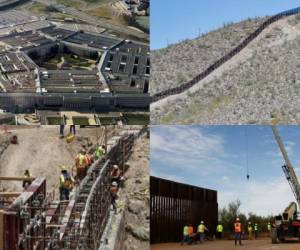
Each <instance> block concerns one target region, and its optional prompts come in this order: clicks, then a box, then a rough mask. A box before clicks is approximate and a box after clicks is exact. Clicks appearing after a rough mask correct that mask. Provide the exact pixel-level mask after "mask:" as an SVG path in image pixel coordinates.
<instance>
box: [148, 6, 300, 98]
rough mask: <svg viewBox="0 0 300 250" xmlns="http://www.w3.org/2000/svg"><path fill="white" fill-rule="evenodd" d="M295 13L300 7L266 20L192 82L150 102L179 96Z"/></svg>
mask: <svg viewBox="0 0 300 250" xmlns="http://www.w3.org/2000/svg"><path fill="white" fill-rule="evenodd" d="M297 13H300V7H297V8H294V9H290V10H287V11H283V12H280V13H278V14H277V15H274V16H271V17H270V18H268V19H267V20H266V21H265V22H263V23H262V24H261V25H260V26H259V27H258V28H257V29H256V30H255V31H254V32H253V33H251V34H250V35H249V36H248V37H247V38H245V39H244V40H243V41H242V42H241V43H240V44H239V45H237V46H236V47H235V48H233V49H232V50H230V51H229V52H228V53H227V54H226V55H224V56H223V57H221V58H220V59H219V60H217V61H216V62H214V63H213V64H212V65H210V66H209V67H208V68H207V69H205V70H204V71H203V72H201V73H200V74H199V75H197V76H195V77H194V78H193V79H192V80H190V81H188V82H186V83H183V84H181V85H179V86H177V87H173V88H170V89H167V90H164V91H161V92H159V93H156V94H154V95H153V96H152V100H151V102H152V103H153V102H156V101H159V100H161V99H164V98H166V97H168V96H171V95H177V94H180V93H182V92H184V91H186V90H188V89H189V88H191V87H192V86H194V85H195V84H196V83H198V82H199V81H201V80H203V79H204V78H206V77H207V76H208V75H209V74H210V73H212V72H213V71H214V70H216V69H217V68H219V67H220V66H222V65H223V64H224V63H225V62H227V61H228V60H230V59H231V58H232V57H234V56H235V55H236V54H238V53H239V52H241V51H242V50H243V49H244V48H245V47H246V46H248V44H249V43H250V42H252V41H253V40H254V39H255V38H256V37H257V36H258V35H259V34H260V33H261V32H262V31H263V30H264V29H266V28H267V27H268V26H269V25H270V24H272V23H274V22H276V21H278V20H279V19H281V18H283V17H287V16H291V15H295V14H297Z"/></svg>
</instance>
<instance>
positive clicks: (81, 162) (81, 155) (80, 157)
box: [79, 154, 85, 165]
mask: <svg viewBox="0 0 300 250" xmlns="http://www.w3.org/2000/svg"><path fill="white" fill-rule="evenodd" d="M84 160H85V156H84V155H83V154H79V164H80V165H83V161H84Z"/></svg>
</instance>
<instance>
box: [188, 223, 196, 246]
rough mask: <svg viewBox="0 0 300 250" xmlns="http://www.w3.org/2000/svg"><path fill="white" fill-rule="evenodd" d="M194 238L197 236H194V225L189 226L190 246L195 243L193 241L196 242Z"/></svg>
mask: <svg viewBox="0 0 300 250" xmlns="http://www.w3.org/2000/svg"><path fill="white" fill-rule="evenodd" d="M194 236H195V234H194V228H193V225H192V224H189V242H188V244H189V245H190V244H192V243H193V241H194Z"/></svg>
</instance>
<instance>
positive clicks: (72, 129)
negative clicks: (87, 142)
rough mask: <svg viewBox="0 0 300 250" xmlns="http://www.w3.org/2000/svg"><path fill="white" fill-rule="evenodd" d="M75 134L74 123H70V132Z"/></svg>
mask: <svg viewBox="0 0 300 250" xmlns="http://www.w3.org/2000/svg"><path fill="white" fill-rule="evenodd" d="M72 133H73V135H76V129H75V125H70V134H72Z"/></svg>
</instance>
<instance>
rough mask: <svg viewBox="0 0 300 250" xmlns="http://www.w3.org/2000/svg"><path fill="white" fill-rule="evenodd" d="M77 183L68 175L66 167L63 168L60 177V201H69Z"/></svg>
mask: <svg viewBox="0 0 300 250" xmlns="http://www.w3.org/2000/svg"><path fill="white" fill-rule="evenodd" d="M74 184H75V181H74V179H73V177H72V176H71V175H70V174H69V173H68V171H67V169H66V167H65V166H62V167H61V175H60V177H59V192H60V200H69V196H70V191H71V190H72V188H73V186H74Z"/></svg>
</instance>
